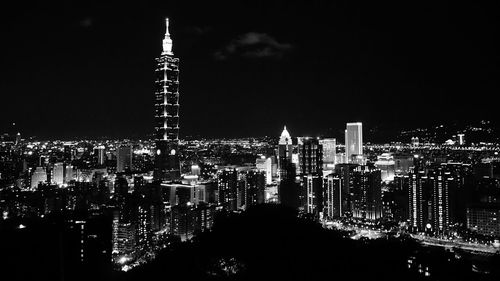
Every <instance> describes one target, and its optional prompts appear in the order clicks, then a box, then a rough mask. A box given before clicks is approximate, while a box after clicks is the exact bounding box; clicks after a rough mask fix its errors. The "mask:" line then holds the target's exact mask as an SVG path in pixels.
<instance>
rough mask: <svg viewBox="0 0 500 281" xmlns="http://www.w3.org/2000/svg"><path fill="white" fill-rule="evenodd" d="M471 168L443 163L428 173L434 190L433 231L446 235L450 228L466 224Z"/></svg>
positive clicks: (430, 185) (465, 165)
mask: <svg viewBox="0 0 500 281" xmlns="http://www.w3.org/2000/svg"><path fill="white" fill-rule="evenodd" d="M470 170H471V167H470V165H467V164H462V163H443V164H441V165H439V166H438V167H435V168H433V169H431V170H430V171H429V173H428V180H429V188H430V189H431V190H432V231H433V232H434V233H436V234H444V233H446V231H448V230H449V228H450V226H452V225H454V224H456V223H461V224H465V222H466V204H465V191H464V190H465V189H466V185H467V182H468V174H469V173H470Z"/></svg>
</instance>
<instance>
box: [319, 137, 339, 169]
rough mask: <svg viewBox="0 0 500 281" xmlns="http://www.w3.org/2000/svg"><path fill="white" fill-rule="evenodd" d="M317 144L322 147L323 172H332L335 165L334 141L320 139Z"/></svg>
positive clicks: (335, 142) (335, 148) (335, 147)
mask: <svg viewBox="0 0 500 281" xmlns="http://www.w3.org/2000/svg"><path fill="white" fill-rule="evenodd" d="M319 142H320V144H321V145H322V146H323V170H333V168H334V167H335V164H336V163H335V156H336V150H337V141H336V140H335V139H322V140H320V141H319Z"/></svg>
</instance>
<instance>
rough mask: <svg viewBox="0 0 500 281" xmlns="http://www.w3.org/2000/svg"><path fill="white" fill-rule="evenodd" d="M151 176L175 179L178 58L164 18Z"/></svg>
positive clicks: (158, 65)
mask: <svg viewBox="0 0 500 281" xmlns="http://www.w3.org/2000/svg"><path fill="white" fill-rule="evenodd" d="M155 73H156V80H155V85H156V88H155V134H156V136H155V140H156V156H155V169H154V178H155V180H159V181H178V180H179V179H180V176H181V173H180V162H179V153H178V150H179V58H177V57H174V53H173V52H172V39H171V38H170V33H169V30H168V18H167V19H166V32H165V38H164V39H163V52H162V53H161V55H160V57H158V58H157V59H156V69H155Z"/></svg>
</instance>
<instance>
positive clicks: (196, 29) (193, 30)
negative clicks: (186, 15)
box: [185, 26, 213, 35]
mask: <svg viewBox="0 0 500 281" xmlns="http://www.w3.org/2000/svg"><path fill="white" fill-rule="evenodd" d="M212 31H213V28H212V27H211V26H187V27H186V28H185V32H186V33H189V34H195V35H205V34H207V33H210V32H212Z"/></svg>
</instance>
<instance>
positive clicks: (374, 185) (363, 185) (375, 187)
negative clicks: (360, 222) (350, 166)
mask: <svg viewBox="0 0 500 281" xmlns="http://www.w3.org/2000/svg"><path fill="white" fill-rule="evenodd" d="M380 174H381V173H380V170H379V169H374V168H370V167H368V166H358V167H356V169H355V171H354V173H353V182H352V184H353V186H352V189H351V192H352V208H351V212H352V216H353V217H354V218H361V219H367V220H376V219H379V218H381V217H382V188H381V178H380Z"/></svg>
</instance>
